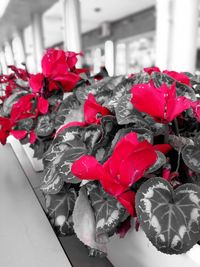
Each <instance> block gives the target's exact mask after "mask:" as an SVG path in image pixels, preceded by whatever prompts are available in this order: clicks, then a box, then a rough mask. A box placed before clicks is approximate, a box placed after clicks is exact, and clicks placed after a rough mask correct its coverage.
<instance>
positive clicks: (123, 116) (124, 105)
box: [115, 94, 143, 125]
mask: <svg viewBox="0 0 200 267" xmlns="http://www.w3.org/2000/svg"><path fill="white" fill-rule="evenodd" d="M130 100H131V95H129V94H128V95H124V96H123V97H122V98H121V99H120V100H119V103H118V104H117V107H116V108H115V112H116V118H117V122H118V124H122V125H123V124H128V123H132V122H133V123H134V122H135V121H136V120H137V119H140V120H143V118H142V115H141V113H140V112H138V111H137V110H135V109H134V108H133V105H132V104H131V101H130Z"/></svg>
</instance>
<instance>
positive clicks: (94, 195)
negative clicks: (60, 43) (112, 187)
mask: <svg viewBox="0 0 200 267" xmlns="http://www.w3.org/2000/svg"><path fill="white" fill-rule="evenodd" d="M86 187H87V189H88V191H89V196H90V200H91V206H92V207H93V209H94V212H95V218H96V240H98V241H99V242H102V237H105V233H107V234H108V235H109V234H110V233H113V232H114V230H115V228H116V227H117V225H118V224H119V222H120V220H121V218H122V217H123V216H124V214H125V209H124V207H123V206H122V205H121V204H120V203H119V201H117V199H116V198H114V197H113V196H111V195H109V194H108V193H106V192H105V191H104V190H103V188H102V186H100V184H94V183H88V184H87V185H86Z"/></svg>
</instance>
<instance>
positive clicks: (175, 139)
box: [169, 134, 194, 151]
mask: <svg viewBox="0 0 200 267" xmlns="http://www.w3.org/2000/svg"><path fill="white" fill-rule="evenodd" d="M169 144H170V145H171V146H172V147H173V148H174V149H175V150H176V151H182V150H183V148H184V146H187V145H194V142H193V140H192V139H190V138H188V137H183V136H176V135H172V134H170V135H169Z"/></svg>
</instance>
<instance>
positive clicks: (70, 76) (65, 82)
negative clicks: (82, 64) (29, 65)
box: [29, 49, 80, 93]
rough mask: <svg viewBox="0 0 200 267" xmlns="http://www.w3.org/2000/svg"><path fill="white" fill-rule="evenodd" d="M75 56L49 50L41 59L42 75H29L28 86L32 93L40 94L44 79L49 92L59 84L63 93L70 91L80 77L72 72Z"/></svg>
mask: <svg viewBox="0 0 200 267" xmlns="http://www.w3.org/2000/svg"><path fill="white" fill-rule="evenodd" d="M77 55H78V54H77V53H74V52H67V53H65V52H64V51H63V50H58V49H49V50H48V51H47V53H46V54H45V55H44V56H43V58H42V63H41V64H42V73H38V74H36V75H30V80H29V84H30V87H31V88H32V90H33V92H35V93H38V92H41V90H42V88H43V83H44V79H45V78H46V79H47V81H48V88H49V91H51V90H54V89H59V84H60V85H62V87H63V90H64V91H66V92H68V91H71V90H72V89H73V87H74V86H75V84H76V83H77V82H78V81H79V80H80V76H79V75H78V74H77V73H75V71H73V72H72V69H74V68H75V64H76V62H77Z"/></svg>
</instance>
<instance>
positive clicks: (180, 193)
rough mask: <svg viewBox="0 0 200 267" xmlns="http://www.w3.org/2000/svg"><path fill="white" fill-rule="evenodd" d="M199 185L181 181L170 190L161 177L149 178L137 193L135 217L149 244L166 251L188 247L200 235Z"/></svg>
mask: <svg viewBox="0 0 200 267" xmlns="http://www.w3.org/2000/svg"><path fill="white" fill-rule="evenodd" d="M199 204H200V187H199V186H197V185H194V184H184V185H181V186H179V187H178V188H177V189H176V190H173V188H172V187H171V185H170V184H169V183H168V182H167V181H166V180H164V179H162V178H151V179H149V180H147V181H146V182H145V183H143V184H142V185H141V186H140V188H139V190H138V191H137V194H136V211H137V216H138V220H139V222H140V225H141V226H142V229H143V230H144V232H145V234H146V236H147V237H148V238H149V240H150V241H151V242H152V244H153V245H154V246H155V247H156V248H157V249H158V250H159V251H161V252H163V253H166V254H181V253H185V252H187V251H188V250H189V249H191V248H192V247H193V246H194V245H195V244H196V243H197V241H199V236H200V205H199Z"/></svg>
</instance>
